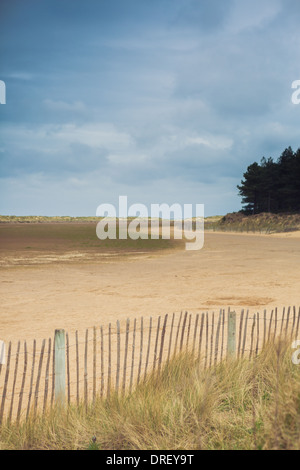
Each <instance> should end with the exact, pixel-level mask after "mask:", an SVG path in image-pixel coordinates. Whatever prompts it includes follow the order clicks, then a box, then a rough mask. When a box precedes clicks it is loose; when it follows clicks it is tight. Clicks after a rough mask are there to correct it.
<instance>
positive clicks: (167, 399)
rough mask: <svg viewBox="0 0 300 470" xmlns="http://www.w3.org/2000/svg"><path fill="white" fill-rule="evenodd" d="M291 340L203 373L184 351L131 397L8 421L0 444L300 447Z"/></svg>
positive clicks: (299, 394)
mask: <svg viewBox="0 0 300 470" xmlns="http://www.w3.org/2000/svg"><path fill="white" fill-rule="evenodd" d="M293 352H294V350H292V349H291V344H290V343H285V342H277V343H276V344H269V345H268V346H267V347H265V349H264V350H263V351H262V352H261V353H260V354H259V355H258V356H257V357H255V358H254V359H252V360H249V359H246V358H245V359H239V360H227V361H225V362H222V363H220V364H218V365H216V366H214V367H213V368H211V369H206V370H204V369H203V368H202V367H200V366H199V362H197V360H196V359H195V357H193V356H192V355H191V354H187V353H185V354H181V355H179V356H177V357H175V358H173V359H172V361H170V363H169V364H168V365H166V366H164V367H163V368H162V370H161V372H160V374H159V375H150V376H149V377H148V379H147V381H146V382H144V383H142V384H139V386H138V387H137V388H136V389H135V390H134V391H133V392H132V393H131V394H128V395H125V396H119V397H118V396H116V395H113V396H111V397H110V399H100V398H99V399H98V400H97V401H96V403H94V404H93V405H90V406H89V407H88V408H87V409H86V407H85V406H83V404H82V405H80V406H75V405H74V406H70V407H69V408H68V409H66V410H65V411H62V410H61V409H54V410H53V411H52V412H49V414H48V415H45V416H36V417H33V416H32V417H31V418H30V419H28V420H27V421H24V422H20V423H19V424H14V423H11V424H9V423H3V425H2V427H1V428H0V449H12V450H16V449H70V450H72V449H86V450H89V449H90V450H104V449H106V450H143V449H151V450H153V449H154V450H155V449H156V450H157V449H159V450H166V449H167V450H170V449H174V450H179V449H180V450H186V449H187V450H196V449H209V450H227V449H233V450H248V449H249V450H254V449H262V450H269V449H279V450H280V449H289V450H292V449H294V450H296V449H297V450H299V449H300V389H299V384H300V365H295V364H293V362H292V360H291V358H292V353H293Z"/></svg>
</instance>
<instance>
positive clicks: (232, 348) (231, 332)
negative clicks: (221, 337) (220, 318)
mask: <svg viewBox="0 0 300 470" xmlns="http://www.w3.org/2000/svg"><path fill="white" fill-rule="evenodd" d="M235 352H236V313H235V312H230V311H229V312H228V333H227V354H228V357H234V356H235Z"/></svg>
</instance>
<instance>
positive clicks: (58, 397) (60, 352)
mask: <svg viewBox="0 0 300 470" xmlns="http://www.w3.org/2000/svg"><path fill="white" fill-rule="evenodd" d="M54 348H55V364H54V375H55V402H56V404H59V405H62V406H64V405H65V399H66V366H65V361H66V359H65V358H66V347H65V330H55V336H54Z"/></svg>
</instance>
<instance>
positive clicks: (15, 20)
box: [0, 0, 300, 214]
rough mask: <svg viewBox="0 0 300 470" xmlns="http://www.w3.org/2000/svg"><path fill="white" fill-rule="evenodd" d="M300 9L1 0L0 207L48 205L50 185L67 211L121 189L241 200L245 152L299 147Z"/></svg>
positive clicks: (292, 4) (165, 1)
mask: <svg viewBox="0 0 300 470" xmlns="http://www.w3.org/2000/svg"><path fill="white" fill-rule="evenodd" d="M299 15H300V8H299V6H298V0H297V1H295V0H285V1H283V0H272V1H271V0H253V1H252V2H248V1H246V0H229V1H224V0H219V1H217V0H209V1H208V0H201V1H196V0H188V1H187V0H154V1H151V2H150V1H148V0H128V1H123V0H112V1H109V2H108V1H101V2H99V1H98V0H97V1H96V0H90V1H89V2H82V1H79V0H72V1H71V0H70V1H69V0H66V1H63V2H62V1H58V0H44V1H43V2H41V1H40V0H28V1H26V2H24V1H23V0H2V2H1V4H0V23H1V27H0V58H1V65H2V71H1V74H2V75H1V76H0V79H1V80H4V81H5V83H6V90H7V103H6V105H4V106H3V105H1V106H0V121H1V130H0V133H1V140H0V178H1V189H0V191H1V194H0V212H3V213H5V212H7V211H12V210H13V211H14V212H19V213H21V212H22V211H23V212H25V213H26V212H27V213H30V212H31V213H32V212H34V207H36V210H38V209H39V208H40V207H42V201H43V200H44V201H45V203H44V205H43V207H44V213H45V214H46V213H47V207H50V206H47V204H48V203H47V201H48V199H49V194H51V195H53V193H54V192H55V193H56V194H61V196H60V198H58V205H59V206H60V207H61V206H62V205H64V201H66V202H65V204H66V206H65V210H64V212H65V213H66V212H68V210H70V205H69V204H70V203H69V202H67V201H72V202H73V203H75V202H74V201H80V207H81V208H82V210H84V209H83V208H84V206H85V204H86V207H87V208H88V210H89V213H91V211H90V208H91V207H92V206H93V205H94V207H95V208H96V206H97V205H98V203H99V201H98V196H99V195H101V198H102V199H103V198H104V196H105V200H106V202H109V199H110V198H114V197H115V196H116V194H119V193H120V192H121V191H127V192H128V195H130V194H131V195H132V197H138V196H139V195H140V196H141V198H139V199H140V202H143V201H142V200H141V199H142V198H144V197H145V198H147V199H148V201H151V198H153V199H156V201H157V198H160V197H161V198H166V197H167V196H168V194H169V195H170V197H171V196H172V197H178V199H180V200H181V202H183V203H184V202H185V198H188V197H189V198H191V197H194V198H196V197H198V196H197V195H201V194H202V193H201V191H203V194H205V201H206V204H208V206H209V207H210V210H211V211H213V212H215V213H220V210H219V207H222V210H225V207H226V208H227V209H226V210H227V211H230V210H232V208H233V207H234V208H236V207H238V206H239V204H240V201H239V199H238V196H237V192H236V184H239V182H240V179H241V177H242V173H243V171H245V169H246V167H247V166H248V165H249V164H250V163H252V162H253V161H254V160H259V159H260V158H261V157H262V156H266V157H268V156H273V157H274V158H276V157H277V156H279V155H280V153H281V152H282V151H283V150H284V148H285V147H287V146H288V145H291V146H292V147H293V148H297V147H299V143H298V138H299V119H300V114H299V110H300V106H298V107H297V106H295V105H293V104H292V103H291V99H290V98H291V93H292V90H291V83H292V81H294V80H297V79H300V76H299V63H300V49H299V33H298V23H299V21H298V20H299ZM12 181H13V183H12ZM32 181H34V184H32ZM226 185H227V186H226ZM195 187H199V193H198V192H197V191H196V190H195ZM37 188H38V189H37ZM54 188H55V189H54ZM59 188H61V190H60V189H59ZM190 188H192V189H190ZM200 188H201V189H200ZM220 188H221V189H220ZM24 191H25V192H26V197H21V194H24ZM60 191H61V193H60ZM18 195H19V196H18ZM99 197H100V196H99ZM199 197H200V196H199ZM8 201H10V202H9V204H8ZM37 201H39V205H37V204H38V202H37ZM84 201H86V202H84ZM209 201H210V202H209ZM212 201H213V202H212ZM157 202H158V201H157ZM170 202H171V201H170ZM188 202H190V201H188ZM35 204H36V206H35ZM218 204H219V206H218ZM26 205H27V206H26ZM54 205H55V202H54V200H52V201H51V210H53V207H54ZM77 206H78V207H79V202H78V205H77ZM49 210H50V209H49ZM61 210H63V208H62V207H61Z"/></svg>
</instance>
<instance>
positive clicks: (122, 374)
mask: <svg viewBox="0 0 300 470" xmlns="http://www.w3.org/2000/svg"><path fill="white" fill-rule="evenodd" d="M299 329H300V307H299V308H296V307H288V308H286V307H284V308H283V309H281V310H280V311H279V309H277V308H275V309H273V310H271V311H270V312H267V310H264V311H263V312H262V313H259V312H256V313H250V312H249V310H247V311H245V310H241V312H234V311H231V310H230V309H228V310H226V311H225V309H220V311H219V312H218V313H215V312H206V313H202V314H199V313H198V314H194V313H188V312H181V313H177V314H175V313H173V314H172V315H168V314H166V315H165V316H159V317H157V318H155V319H154V318H152V317H150V318H147V319H145V318H144V317H140V318H139V319H127V321H126V322H124V323H121V322H120V321H117V322H116V324H115V325H112V324H111V323H110V324H109V325H108V326H107V327H106V328H104V327H103V326H99V327H96V326H95V327H93V328H88V329H86V330H85V332H84V334H83V335H82V336H80V335H79V333H78V331H76V332H75V333H73V334H69V333H68V332H66V331H64V330H56V331H55V333H54V337H53V338H49V339H48V340H45V339H44V340H42V341H41V342H40V343H39V344H38V343H37V341H36V340H33V342H30V343H29V342H27V341H24V342H22V343H21V342H20V341H19V342H18V343H17V344H12V343H11V342H10V343H8V344H5V343H4V342H3V341H2V342H0V423H1V422H3V420H8V421H11V420H17V421H19V420H20V419H26V418H28V416H29V415H30V416H32V414H33V415H35V414H36V413H45V412H46V410H47V409H49V408H50V407H52V406H53V405H55V404H57V403H60V404H62V405H67V404H70V403H77V404H80V403H81V404H82V403H84V404H85V405H86V406H88V405H89V404H91V403H93V402H94V401H95V400H96V398H97V397H99V396H100V397H103V398H109V397H110V395H111V394H113V393H117V394H125V393H128V392H130V391H131V390H132V389H133V387H134V386H135V385H136V384H139V383H140V382H142V381H143V380H145V379H146V377H147V376H148V374H149V373H153V372H155V373H159V372H160V369H161V367H162V366H163V365H164V364H166V363H167V362H168V361H169V360H170V359H171V358H172V356H174V355H176V354H177V353H179V352H181V351H184V350H190V351H191V352H192V353H193V354H195V355H196V357H197V358H198V360H199V365H201V367H203V368H207V367H212V366H213V365H215V364H216V363H217V362H219V361H222V360H223V359H225V358H226V357H228V356H232V357H237V358H239V357H240V358H242V357H248V358H249V359H251V358H253V357H255V355H257V354H258V352H259V351H260V350H261V349H262V348H263V346H264V345H265V344H266V343H267V342H269V341H273V340H274V339H275V338H277V337H280V336H284V337H289V338H291V339H293V338H294V339H296V338H297V335H298V333H299Z"/></svg>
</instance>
